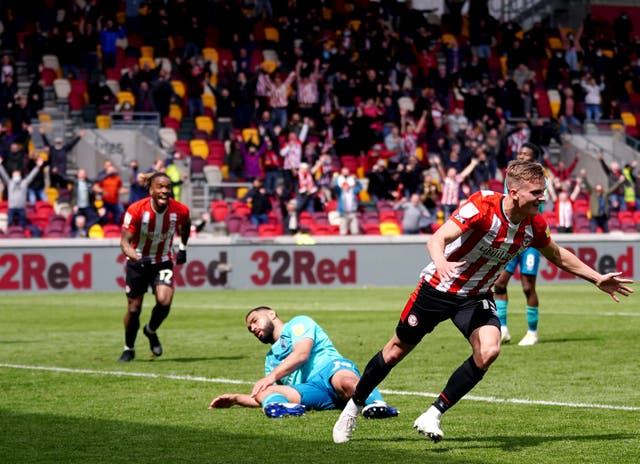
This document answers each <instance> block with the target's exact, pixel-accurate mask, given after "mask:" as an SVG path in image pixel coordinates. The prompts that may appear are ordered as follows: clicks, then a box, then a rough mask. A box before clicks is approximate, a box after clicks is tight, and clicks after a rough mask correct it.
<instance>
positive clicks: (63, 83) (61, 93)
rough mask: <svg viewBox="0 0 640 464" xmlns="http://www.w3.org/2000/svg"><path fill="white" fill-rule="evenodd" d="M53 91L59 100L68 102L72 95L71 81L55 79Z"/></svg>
mask: <svg viewBox="0 0 640 464" xmlns="http://www.w3.org/2000/svg"><path fill="white" fill-rule="evenodd" d="M53 90H54V92H55V94H56V98H57V99H58V100H66V99H68V98H69V95H70V94H71V82H69V79H55V80H54V81H53Z"/></svg>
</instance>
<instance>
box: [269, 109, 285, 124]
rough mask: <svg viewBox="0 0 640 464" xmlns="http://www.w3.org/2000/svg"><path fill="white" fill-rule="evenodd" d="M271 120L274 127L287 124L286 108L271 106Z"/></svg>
mask: <svg viewBox="0 0 640 464" xmlns="http://www.w3.org/2000/svg"><path fill="white" fill-rule="evenodd" d="M271 121H273V126H274V127H275V126H280V127H282V128H284V127H285V126H286V125H287V108H271Z"/></svg>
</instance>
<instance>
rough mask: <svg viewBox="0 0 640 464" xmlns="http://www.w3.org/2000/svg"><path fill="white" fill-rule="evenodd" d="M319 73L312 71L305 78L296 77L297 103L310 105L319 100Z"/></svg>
mask: <svg viewBox="0 0 640 464" xmlns="http://www.w3.org/2000/svg"><path fill="white" fill-rule="evenodd" d="M319 78H320V73H316V72H314V73H313V74H311V75H310V76H309V77H308V78H307V79H298V103H299V104H300V105H302V106H311V105H315V104H316V103H318V101H319V100H320V92H319V91H318V79H319Z"/></svg>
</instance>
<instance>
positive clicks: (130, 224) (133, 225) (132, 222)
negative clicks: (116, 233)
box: [122, 202, 140, 235]
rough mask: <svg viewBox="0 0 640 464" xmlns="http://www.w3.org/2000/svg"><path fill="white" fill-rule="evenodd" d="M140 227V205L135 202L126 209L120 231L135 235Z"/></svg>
mask: <svg viewBox="0 0 640 464" xmlns="http://www.w3.org/2000/svg"><path fill="white" fill-rule="evenodd" d="M139 225H140V203H139V202H136V203H134V204H132V205H130V206H129V207H128V208H127V212H126V213H125V214H124V220H123V221H122V230H126V231H127V232H131V233H132V234H134V235H135V234H136V233H137V232H138V228H139Z"/></svg>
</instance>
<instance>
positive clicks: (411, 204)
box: [393, 193, 434, 235]
mask: <svg viewBox="0 0 640 464" xmlns="http://www.w3.org/2000/svg"><path fill="white" fill-rule="evenodd" d="M393 209H394V210H400V209H401V210H402V211H403V216H402V233H403V234H405V235H416V234H419V233H420V232H429V233H430V232H431V224H432V223H433V222H434V220H433V218H432V217H431V213H430V212H429V210H428V209H427V208H425V206H424V205H423V204H422V203H420V195H419V194H418V193H413V194H411V196H410V197H409V200H407V198H406V197H401V198H400V200H399V201H398V202H397V203H396V204H395V205H394V206H393Z"/></svg>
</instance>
